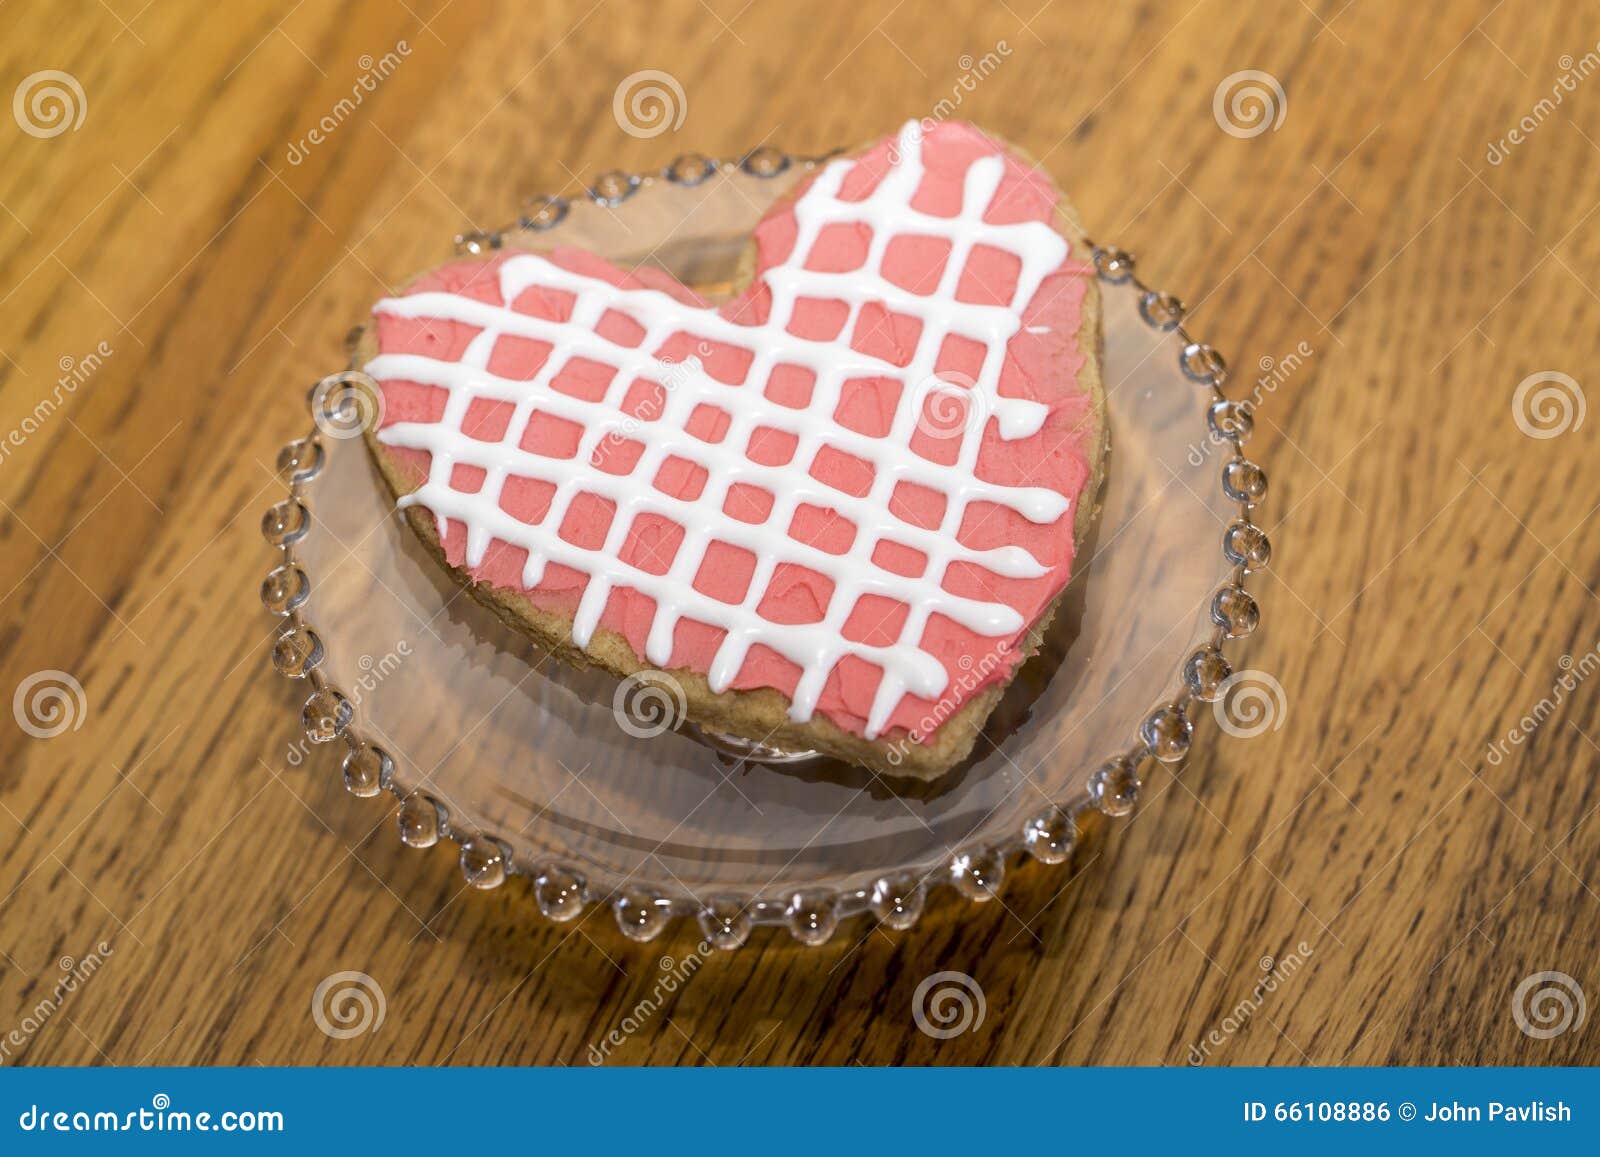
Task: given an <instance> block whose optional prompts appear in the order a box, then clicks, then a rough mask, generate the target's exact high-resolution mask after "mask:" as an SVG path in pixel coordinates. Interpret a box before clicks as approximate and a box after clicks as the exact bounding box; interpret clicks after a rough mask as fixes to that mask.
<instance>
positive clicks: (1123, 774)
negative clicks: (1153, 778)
mask: <svg viewBox="0 0 1600 1157" xmlns="http://www.w3.org/2000/svg"><path fill="white" fill-rule="evenodd" d="M1143 786H1144V785H1143V784H1142V783H1141V782H1140V780H1139V769H1138V768H1137V767H1136V766H1134V762H1133V760H1131V759H1128V758H1126V757H1124V756H1120V755H1119V756H1117V758H1115V759H1108V760H1106V762H1105V763H1102V764H1101V765H1100V766H1099V767H1098V768H1096V769H1095V773H1094V774H1093V775H1091V776H1090V777H1089V799H1090V802H1092V803H1093V804H1094V806H1095V807H1097V808H1099V809H1100V810H1101V811H1102V812H1104V813H1105V814H1106V815H1108V816H1125V815H1127V814H1128V813H1129V812H1131V811H1133V808H1134V805H1135V804H1137V803H1138V802H1139V789H1140V788H1141V787H1143Z"/></svg>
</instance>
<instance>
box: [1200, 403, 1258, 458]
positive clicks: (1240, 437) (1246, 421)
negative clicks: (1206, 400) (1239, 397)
mask: <svg viewBox="0 0 1600 1157" xmlns="http://www.w3.org/2000/svg"><path fill="white" fill-rule="evenodd" d="M1206 422H1207V423H1208V424H1209V425H1210V427H1211V432H1212V433H1213V434H1215V435H1216V436H1217V437H1218V438H1222V439H1224V440H1226V441H1229V442H1233V443H1234V444H1235V445H1241V446H1242V445H1243V444H1244V443H1246V442H1248V441H1249V440H1250V435H1251V434H1253V433H1254V432H1255V428H1256V427H1255V419H1254V418H1252V417H1251V416H1250V407H1249V406H1247V405H1245V404H1244V403H1243V402H1233V401H1229V400H1228V399H1227V398H1222V399H1220V400H1218V401H1215V402H1212V403H1211V408H1210V409H1209V410H1207V411H1206Z"/></svg>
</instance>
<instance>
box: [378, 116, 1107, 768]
mask: <svg viewBox="0 0 1600 1157" xmlns="http://www.w3.org/2000/svg"><path fill="white" fill-rule="evenodd" d="M752 240H753V246H754V261H753V263H751V264H753V275H752V277H751V280H750V282H749V284H748V285H747V286H746V287H745V288H744V290H743V291H742V292H740V293H738V294H736V295H735V296H734V297H733V299H732V300H730V301H727V302H725V303H723V304H721V305H711V304H709V303H707V302H705V301H703V300H701V299H700V298H699V297H697V296H696V295H695V294H694V293H693V292H691V291H690V290H688V289H685V288H684V287H682V286H680V285H678V284H677V283H676V282H675V281H673V280H672V279H671V278H669V277H667V276H666V275H665V274H663V273H662V272H661V271H659V270H655V269H651V268H647V267H641V268H639V269H636V270H632V271H625V270H622V269H618V268H616V267H615V266H613V265H612V264H610V263H609V262H607V261H604V260H602V259H600V258H598V257H596V256H594V255H593V254H590V253H586V252H582V251H577V250H573V249H562V248H556V249H553V250H549V251H547V252H543V253H533V252H511V251H503V252H499V253H495V254H493V255H491V256H489V257H487V258H483V259H472V260H462V261H457V262H454V263H452V264H449V265H446V266H443V267H442V268H439V269H435V270H433V271H431V272H429V273H427V274H425V275H423V276H422V277H420V278H419V279H418V280H416V281H415V282H414V283H412V284H411V285H410V286H409V287H408V288H407V289H406V290H405V292H404V293H403V294H402V295H400V296H398V297H393V298H388V299H385V300H383V301H380V302H379V303H378V304H377V305H376V306H375V307H374V310H373V314H374V324H372V325H370V326H368V327H367V330H366V332H365V333H364V335H363V339H362V343H361V348H360V350H359V351H358V355H357V362H358V364H360V365H361V366H362V368H363V369H364V370H365V371H366V372H367V373H368V374H369V375H371V376H372V377H373V378H374V379H375V380H376V381H377V382H378V383H379V385H380V388H381V389H382V391H383V401H384V407H383V414H384V417H383V421H382V423H381V425H380V426H379V428H378V429H377V430H376V431H375V432H372V433H371V434H369V438H368V444H369V446H370V447H371V449H372V452H373V455H374V457H375V459H376V461H377V463H378V465H379V467H380V469H381V471H382V473H383V476H384V477H385V479H386V480H387V481H388V483H389V485H390V487H391V488H392V489H393V491H394V493H395V495H396V496H397V498H398V500H399V504H400V506H401V507H402V508H404V509H405V510H406V512H407V514H408V517H409V520H410V522H411V525H412V526H413V528H414V529H415V530H416V532H417V533H418V535H419V536H420V537H421V538H422V540H423V541H424V542H425V543H426V544H427V545H428V546H429V547H430V549H431V550H432V551H433V553H434V554H435V555H436V556H437V557H439V558H440V559H442V561H443V562H444V563H445V564H446V565H447V566H448V567H449V568H450V569H451V570H452V571H453V572H454V573H455V574H456V576H457V577H458V578H459V579H461V580H462V581H463V582H465V583H467V584H468V585H469V589H471V591H472V592H473V594H474V595H475V596H476V597H478V598H479V599H480V600H481V601H483V602H484V603H485V604H486V605H488V606H489V607H491V608H492V609H493V610H495V611H496V613H497V614H499V615H500V616H501V617H502V618H504V619H505V620H506V621H508V622H510V623H511V624H513V625H514V626H516V627H518V628H519V629H521V630H523V631H524V632H526V633H528V634H531V635H532V636H534V637H535V638H536V639H537V640H539V641H540V642H542V643H544V644H545V645H547V646H549V647H551V648H553V649H555V650H556V651H557V652H558V653H560V654H561V655H562V656H563V657H565V658H567V659H569V660H571V661H575V662H580V663H596V664H599V665H601V666H604V667H606V668H608V669H610V670H611V671H613V672H615V673H616V674H618V675H622V676H637V675H639V674H640V673H641V672H643V673H645V674H644V676H643V677H646V678H655V679H659V680H661V681H663V682H669V683H670V685H671V688H672V691H673V694H674V697H676V698H679V699H680V701H681V703H682V704H683V705H684V706H685V708H686V710H687V714H688V716H689V718H690V719H692V720H693V721H695V722H697V723H700V724H702V725H703V726H705V727H708V728H710V729H713V730H716V731H721V732H725V733H729V734H733V735H737V736H741V737H744V738H747V739H750V740H754V741H757V742H764V743H767V744H770V745H774V746H784V747H806V748H815V749H820V750H823V751H827V752H830V753H832V754H835V755H839V756H841V757H843V758H846V759H850V760H853V761H855V762H859V763H863V764H866V765H868V766H872V767H875V768H879V769H883V770H888V771H893V772H897V773H900V774H905V773H911V774H916V775H922V776H931V775H935V774H939V773H941V772H943V771H944V770H947V769H948V768H950V767H951V766H952V765H954V764H955V763H956V762H958V761H959V760H961V759H962V758H963V757H965V756H966V754H967V753H968V752H969V751H970V749H971V748H972V745H973V742H974V740H975V738H976V736H977V734H978V732H979V730H980V728H981V727H982V724H983V722H984V720H985V719H986V718H987V716H988V714H989V712H990V710H991V709H992V708H993V706H994V704H995V702H996V701H997V700H998V698H999V696H1000V693H1001V692H1002V691H1003V690H1004V688H1005V686H1006V685H1007V684H1008V683H1009V682H1010V680H1011V678H1012V676H1013V675H1014V674H1015V672H1016V669H1017V667H1018V665H1019V664H1020V663H1021V662H1022V661H1023V659H1025V658H1026V657H1027V655H1028V654H1029V653H1031V651H1032V650H1033V649H1035V648H1036V647H1037V645H1038V641H1039V637H1040V634H1041V633H1042V631H1043V629H1044V626H1045V625H1046V623H1047V622H1048V620H1049V618H1050V615H1051V613H1052V612H1053V610H1054V605H1055V602H1056V600H1057V599H1058V597H1059V596H1060V595H1061V592H1062V591H1063V589H1064V588H1065V587H1066V585H1067V581H1068V578H1069V577H1070V575H1071V572H1072V563H1073V559H1074V555H1075V552H1076V548H1077V544H1078V542H1079V541H1080V540H1081V538H1082V535H1083V534H1084V532H1085V530H1086V529H1087V526H1088V524H1089V521H1090V518H1091V516H1092V511H1091V507H1092V502H1093V496H1094V494H1095V491H1096V487H1097V485H1098V480H1099V473H1100V466H1101V461H1102V457H1103V451H1104V447H1105V434H1104V422H1103V411H1102V407H1101V397H1100V372H1099V362H1100V326H1099V299H1098V296H1097V291H1096V287H1095V284H1094V280H1093V276H1092V272H1091V268H1090V265H1089V262H1088V254H1087V252H1086V248H1085V244H1084V242H1083V238H1082V234H1081V231H1080V230H1079V229H1078V227H1077V225H1076V222H1075V220H1074V218H1073V216H1072V214H1071V211H1070V209H1069V208H1068V206H1067V204H1066V202H1065V200H1064V199H1063V198H1062V197H1061V195H1060V193H1059V192H1058V191H1057V190H1056V189H1055V187H1054V186H1053V185H1052V184H1051V183H1050V181H1049V180H1048V179H1047V178H1046V177H1045V176H1044V175H1043V174H1041V173H1040V172H1039V171H1038V170H1037V169H1035V168H1034V167H1032V166H1031V165H1030V164H1028V163H1027V162H1026V161H1024V160H1022V159H1020V158H1019V157H1018V156H1017V154H1016V153H1015V152H1014V151H1013V150H1011V149H1009V148H1008V147H1007V146H1005V145H1003V144H1000V143H997V142H996V141H994V140H993V139H992V138H990V137H988V136H986V135H984V134H983V133H981V132H979V131H978V130H977V129H975V128H973V127H971V126H970V125H965V124H958V123H942V124H937V125H932V126H928V127H924V126H922V125H918V124H916V123H912V124H910V125H907V126H906V128H905V129H904V130H902V131H901V133H900V134H899V135H898V136H897V137H895V138H891V139H888V140H885V141H882V142H879V143H877V144H875V145H872V146H870V147H868V148H865V149H863V150H860V151H858V152H857V153H855V154H853V155H851V156H848V157H844V158H842V159H839V160H836V161H832V162H830V163H828V164H827V165H826V166H824V167H822V168H821V169H820V170H819V171H818V173H817V174H816V175H815V176H814V177H812V178H810V179H809V180H808V181H807V183H805V184H804V185H802V186H801V187H800V188H799V189H798V190H797V191H796V193H795V194H794V195H793V196H791V197H789V198H786V199H785V200H784V201H781V202H779V203H778V204H777V205H775V206H773V208H772V209H771V210H770V211H769V213H768V214H767V215H766V217H765V218H764V219H763V220H762V223H761V224H760V225H759V226H758V227H757V229H756V230H755V233H754V234H753V239H752Z"/></svg>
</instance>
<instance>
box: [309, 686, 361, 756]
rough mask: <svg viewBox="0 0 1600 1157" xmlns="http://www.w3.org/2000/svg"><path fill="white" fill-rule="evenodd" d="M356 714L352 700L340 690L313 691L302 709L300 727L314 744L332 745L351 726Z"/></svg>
mask: <svg viewBox="0 0 1600 1157" xmlns="http://www.w3.org/2000/svg"><path fill="white" fill-rule="evenodd" d="M355 713H356V709H355V708H354V707H352V706H351V705H350V700H348V699H346V698H345V697H344V695H343V694H341V693H340V691H339V689H338V688H336V687H324V688H322V689H321V690H320V691H313V692H312V693H311V697H310V698H309V699H307V700H306V704H305V706H304V707H302V708H301V709H300V725H301V726H302V727H303V728H304V729H305V733H306V738H307V739H309V740H311V742H312V743H331V742H333V740H335V739H337V738H339V736H340V735H342V734H343V733H344V729H345V728H346V727H349V726H350V720H351V719H353V718H354V717H355Z"/></svg>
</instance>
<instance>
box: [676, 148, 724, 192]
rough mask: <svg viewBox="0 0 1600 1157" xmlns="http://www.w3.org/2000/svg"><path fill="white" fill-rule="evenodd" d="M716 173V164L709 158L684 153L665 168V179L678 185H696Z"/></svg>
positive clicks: (697, 154)
mask: <svg viewBox="0 0 1600 1157" xmlns="http://www.w3.org/2000/svg"><path fill="white" fill-rule="evenodd" d="M716 171H717V165H716V162H715V161H713V160H712V159H711V158H710V157H706V156H702V155H700V154H699V153H685V154H684V155H683V156H681V157H678V158H677V159H676V160H674V161H673V162H672V164H670V165H668V166H667V168H666V178H667V180H669V181H671V182H673V183H674V184H678V185H698V184H700V183H701V182H702V181H704V180H706V179H707V178H708V177H710V176H711V174H712V173H714V172H716Z"/></svg>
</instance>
